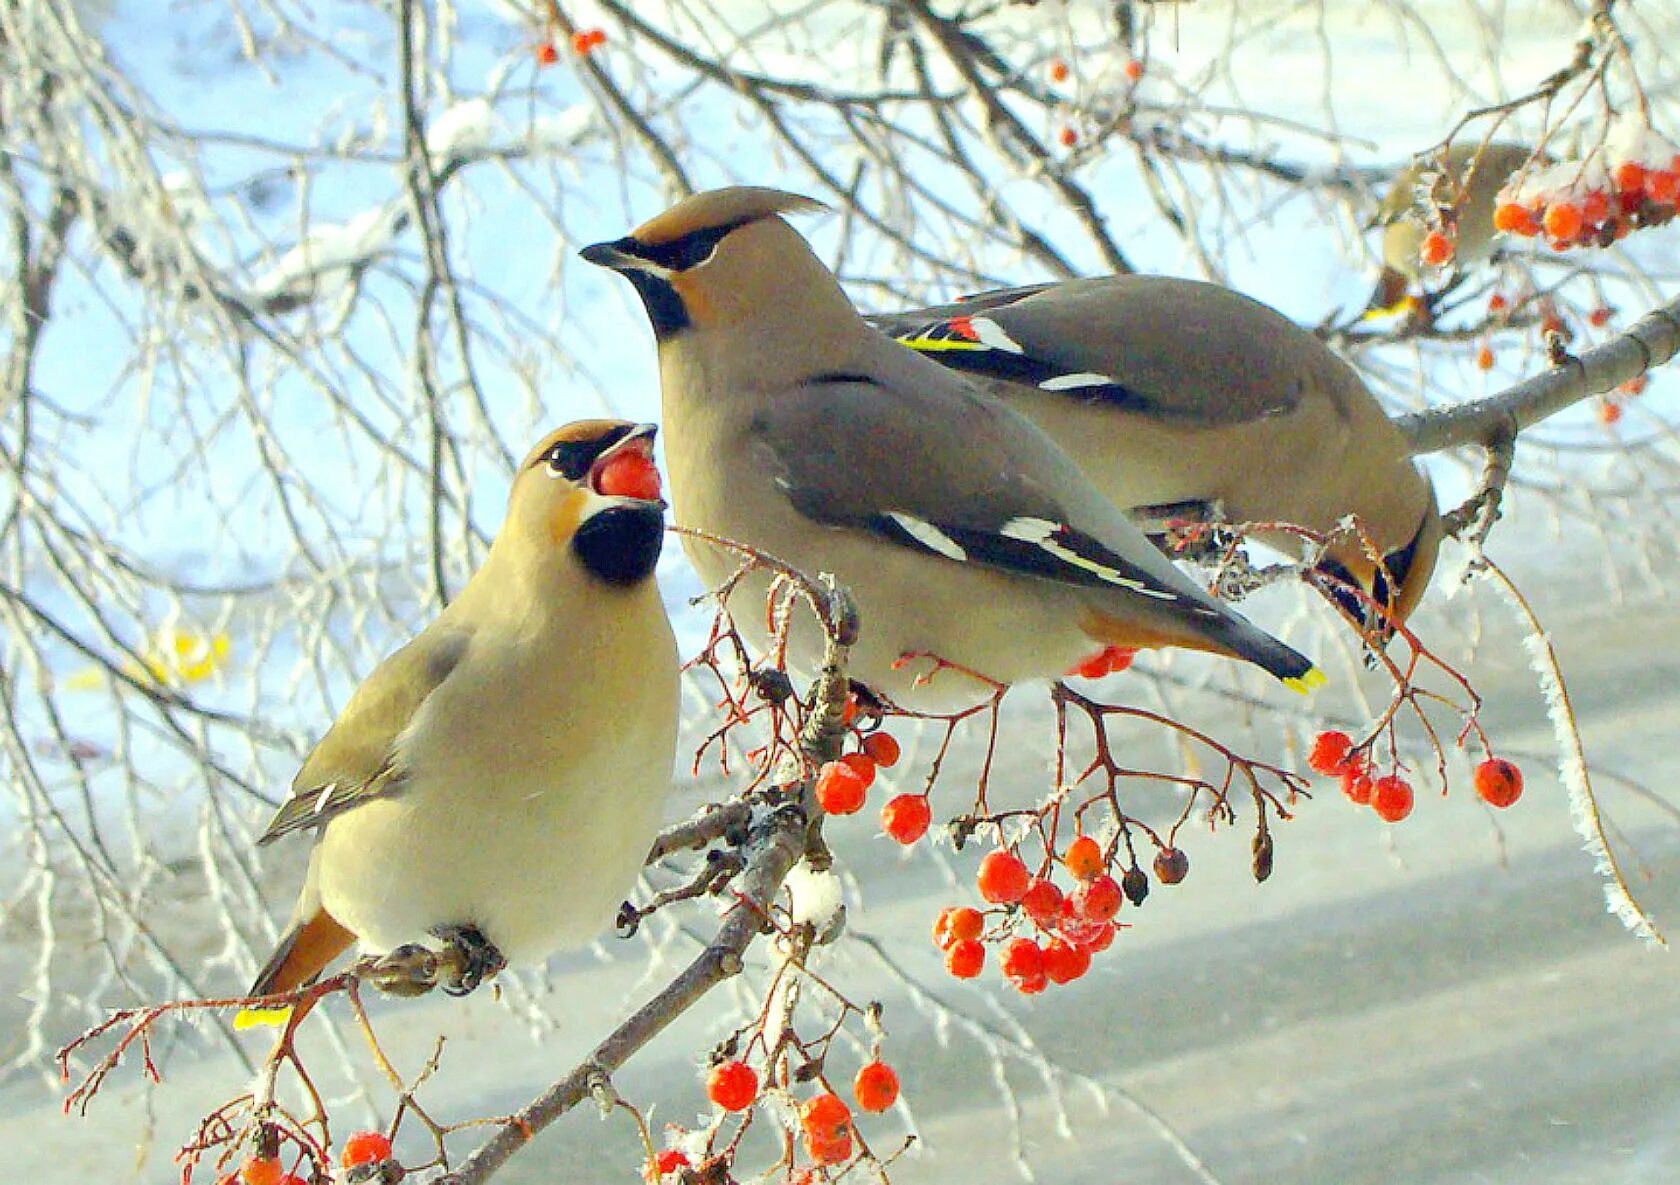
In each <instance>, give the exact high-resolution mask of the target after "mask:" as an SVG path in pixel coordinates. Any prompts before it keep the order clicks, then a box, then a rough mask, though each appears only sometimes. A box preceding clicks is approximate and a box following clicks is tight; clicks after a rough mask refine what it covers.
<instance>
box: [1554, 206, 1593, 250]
mask: <svg viewBox="0 0 1680 1185" xmlns="http://www.w3.org/2000/svg"><path fill="white" fill-rule="evenodd" d="M1545 225H1546V233H1547V234H1549V235H1551V236H1552V239H1553V240H1554V241H1555V242H1559V243H1573V242H1574V241H1575V240H1576V239H1578V238H1580V236H1581V228H1582V227H1584V226H1585V225H1586V217H1585V216H1584V215H1583V214H1582V213H1581V207H1579V206H1577V205H1574V204H1573V203H1571V202H1559V203H1557V204H1556V205H1555V206H1548V207H1547V209H1546V218H1545Z"/></svg>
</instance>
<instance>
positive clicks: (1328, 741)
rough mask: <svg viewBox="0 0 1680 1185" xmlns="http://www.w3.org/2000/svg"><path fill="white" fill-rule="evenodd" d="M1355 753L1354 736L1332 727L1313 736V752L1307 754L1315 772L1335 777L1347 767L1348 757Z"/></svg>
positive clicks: (1309, 764)
mask: <svg viewBox="0 0 1680 1185" xmlns="http://www.w3.org/2000/svg"><path fill="white" fill-rule="evenodd" d="M1352 753H1353V738H1352V737H1350V736H1348V734H1347V733H1345V732H1338V731H1337V730H1335V729H1330V730H1329V731H1327V732H1321V733H1319V734H1318V736H1316V737H1315V738H1313V747H1312V752H1310V753H1308V754H1307V765H1308V766H1309V767H1311V769H1312V770H1313V772H1314V773H1320V774H1323V775H1324V776H1325V777H1327V778H1329V777H1334V776H1335V775H1337V774H1339V773H1341V772H1342V770H1344V769H1345V768H1347V763H1348V758H1349V756H1351V755H1352Z"/></svg>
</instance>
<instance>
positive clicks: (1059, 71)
mask: <svg viewBox="0 0 1680 1185" xmlns="http://www.w3.org/2000/svg"><path fill="white" fill-rule="evenodd" d="M1068 73H1069V71H1068V64H1067V63H1066V62H1064V61H1062V59H1061V58H1051V59H1050V81H1051V82H1066V81H1067V80H1068Z"/></svg>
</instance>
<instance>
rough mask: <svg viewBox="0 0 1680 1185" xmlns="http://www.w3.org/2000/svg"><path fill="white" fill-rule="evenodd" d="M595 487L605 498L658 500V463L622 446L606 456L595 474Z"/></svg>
mask: <svg viewBox="0 0 1680 1185" xmlns="http://www.w3.org/2000/svg"><path fill="white" fill-rule="evenodd" d="M595 488H596V489H598V490H600V491H601V493H602V494H604V495H606V496H607V497H609V498H639V499H641V500H642V501H643V502H657V501H658V500H659V492H660V486H659V467H658V466H657V465H655V464H654V463H653V460H652V459H651V458H649V457H644V456H642V454H641V453H638V452H633V451H630V450H626V451H624V452H622V453H619V454H618V455H617V456H614V457H611V458H609V459H608V461H607V463H606V464H605V465H603V466H601V468H600V471H599V472H598V473H597V474H596V476H595Z"/></svg>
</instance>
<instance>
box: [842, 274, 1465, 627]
mask: <svg viewBox="0 0 1680 1185" xmlns="http://www.w3.org/2000/svg"><path fill="white" fill-rule="evenodd" d="M869 320H870V321H871V322H872V323H874V324H875V325H876V326H877V327H878V328H880V329H881V330H882V331H883V332H885V333H886V334H888V335H889V336H890V337H893V338H894V339H896V340H898V341H900V342H901V343H903V344H904V345H907V346H909V347H910V348H911V349H913V350H916V351H917V352H918V353H924V354H926V355H927V356H928V357H929V358H932V359H934V360H935V361H937V362H941V363H943V364H944V365H946V366H948V367H950V368H952V369H953V370H957V371H959V372H961V373H963V374H965V375H967V376H968V377H969V378H970V379H972V380H973V381H974V382H976V383H979V384H980V385H981V386H982V387H983V388H984V389H985V390H987V391H988V392H990V393H991V394H993V395H996V396H997V397H998V398H1000V399H1002V400H1003V401H1004V402H1006V403H1008V404H1009V406H1010V407H1012V408H1014V409H1015V410H1016V411H1018V412H1020V413H1021V414H1023V415H1025V416H1026V417H1027V418H1028V419H1030V420H1032V421H1033V423H1035V424H1037V425H1038V426H1039V427H1040V428H1042V429H1043V430H1044V432H1045V434H1046V435H1048V436H1049V437H1050V438H1051V439H1052V440H1054V441H1055V442H1056V443H1057V444H1059V445H1061V446H1062V448H1063V449H1065V450H1066V451H1067V453H1068V455H1069V456H1071V457H1072V458H1073V459H1074V460H1075V461H1077V462H1078V463H1079V466H1080V468H1081V469H1083V470H1084V471H1085V473H1086V474H1087V476H1089V477H1090V479H1091V480H1092V482H1093V483H1094V484H1095V485H1096V486H1097V488H1098V489H1100V490H1101V491H1102V492H1103V494H1104V495H1105V496H1107V498H1108V499H1109V500H1110V501H1111V502H1113V503H1114V504H1115V505H1117V506H1120V507H1121V508H1123V509H1125V510H1127V511H1128V512H1129V513H1130V514H1131V516H1132V520H1133V522H1135V523H1137V524H1138V526H1140V527H1142V528H1143V530H1144V531H1146V532H1149V533H1151V534H1156V533H1159V532H1160V531H1162V530H1163V528H1164V524H1165V523H1166V522H1170V521H1172V520H1174V519H1186V520H1191V521H1209V520H1212V519H1218V518H1223V519H1224V520H1225V521H1228V522H1279V523H1290V524H1293V525H1295V526H1299V527H1306V528H1308V529H1309V530H1313V531H1318V532H1320V533H1326V534H1327V533H1330V532H1331V530H1332V528H1334V527H1335V526H1336V524H1337V523H1339V522H1340V521H1341V520H1342V519H1343V518H1344V517H1345V516H1347V515H1349V514H1353V515H1356V516H1357V517H1358V519H1359V521H1360V524H1361V526H1362V527H1363V529H1364V531H1365V532H1366V533H1367V534H1368V535H1369V536H1370V539H1371V541H1372V542H1373V543H1374V544H1376V546H1377V549H1378V550H1379V551H1380V552H1381V553H1382V555H1383V557H1384V564H1383V567H1382V568H1380V569H1379V568H1378V566H1377V565H1376V563H1375V562H1374V561H1373V560H1372V558H1371V556H1370V555H1369V554H1368V551H1367V548H1366V546H1365V544H1364V542H1363V541H1362V540H1360V539H1359V538H1357V537H1356V536H1350V535H1346V534H1343V535H1341V536H1339V537H1337V538H1336V539H1335V540H1334V541H1333V543H1332V545H1331V547H1330V548H1329V550H1328V551H1327V552H1326V554H1325V555H1324V557H1323V558H1322V560H1321V561H1320V566H1321V567H1322V568H1324V569H1325V570H1326V571H1327V572H1328V573H1329V574H1330V575H1332V576H1334V577H1336V578H1337V579H1338V580H1341V581H1345V582H1347V583H1348V584H1351V585H1355V586H1357V588H1358V589H1360V590H1362V591H1363V592H1364V593H1365V594H1367V595H1368V596H1370V597H1371V598H1372V600H1373V601H1375V602H1376V603H1378V604H1386V605H1388V606H1389V609H1390V612H1391V613H1392V614H1393V615H1394V617H1395V618H1397V619H1398V620H1400V621H1404V620H1405V619H1406V617H1407V616H1408V615H1409V614H1410V613H1411V611H1412V610H1413V608H1415V607H1416V605H1417V602H1418V599H1419V598H1420V597H1421V596H1422V595H1423V591H1424V589H1425V588H1426V587H1427V586H1428V584H1429V577H1430V574H1431V573H1432V572H1433V571H1434V568H1435V554H1436V549H1437V548H1438V546H1439V545H1440V542H1441V539H1442V537H1443V526H1442V522H1441V518H1440V515H1439V513H1437V511H1436V507H1435V496H1434V492H1433V490H1432V489H1431V488H1430V484H1429V480H1428V478H1426V477H1425V476H1424V475H1423V473H1422V472H1420V471H1419V470H1418V468H1417V466H1416V465H1414V464H1413V463H1412V460H1411V458H1410V457H1409V456H1408V455H1407V452H1406V441H1405V439H1404V438H1403V437H1402V436H1401V434H1400V432H1399V431H1398V429H1396V428H1395V426H1394V424H1393V423H1392V422H1391V421H1390V420H1389V418H1388V416H1387V415H1386V414H1385V413H1384V412H1383V409H1382V405H1381V404H1380V403H1378V402H1377V400H1376V397H1375V396H1373V395H1372V394H1371V392H1370V391H1369V390H1368V389H1367V388H1366V386H1365V384H1364V382H1363V381H1361V379H1360V378H1359V376H1358V374H1356V373H1355V372H1354V370H1353V368H1352V367H1351V366H1349V365H1348V364H1347V363H1346V362H1344V361H1343V360H1342V359H1341V358H1339V357H1337V356H1336V354H1335V353H1333V352H1332V351H1331V350H1330V349H1329V348H1328V347H1326V346H1325V345H1324V344H1323V343H1322V342H1320V341H1319V340H1318V338H1316V337H1314V336H1313V335H1312V334H1311V333H1309V332H1307V331H1306V330H1304V329H1302V328H1301V327H1300V326H1298V325H1296V324H1295V323H1294V322H1292V321H1290V320H1289V319H1288V318H1287V317H1285V316H1283V315H1282V314H1281V313H1278V312H1276V311H1275V310H1273V309H1270V308H1268V307H1267V306H1265V305H1263V304H1260V303H1259V302H1258V301H1254V300H1250V299H1249V298H1248V297H1246V296H1242V295H1240V294H1239V293H1236V292H1232V291H1230V290H1229V289H1226V288H1220V287H1218V286H1216V285H1213V284H1203V283H1199V282H1197V281H1194V280H1178V279H1172V278H1169V277H1165V276H1107V277H1103V278H1100V279H1091V280H1072V281H1069V282H1066V283H1060V284H1039V285H1036V286H1033V287H1027V288H1010V289H1003V290H1000V291H995V292H985V293H981V294H979V295H977V296H973V297H967V298H965V299H963V300H962V301H959V302H958V303H956V304H951V305H943V306H939V307H936V308H928V309H912V310H909V311H906V312H902V313H890V314H881V315H877V316H873V317H870V318H869ZM1260 538H1262V539H1263V540H1264V541H1265V542H1267V543H1269V544H1271V545H1273V546H1275V547H1277V548H1278V549H1279V550H1282V551H1284V552H1286V553H1288V554H1291V555H1295V556H1299V555H1301V554H1302V540H1301V539H1300V537H1299V536H1296V535H1291V534H1287V533H1278V532H1274V533H1269V534H1262V535H1261V536H1260ZM1343 603H1344V605H1345V607H1346V608H1347V609H1348V610H1349V611H1350V612H1351V613H1353V615H1354V616H1355V617H1356V618H1359V619H1361V620H1366V621H1367V622H1369V623H1370V624H1372V625H1375V626H1378V627H1379V630H1380V621H1379V620H1376V619H1380V618H1381V616H1382V615H1381V614H1380V613H1378V612H1376V611H1374V610H1373V608H1372V605H1371V604H1370V603H1369V602H1366V601H1363V600H1361V599H1359V598H1358V597H1357V596H1356V595H1353V594H1351V593H1350V594H1347V595H1346V596H1345V597H1344V599H1343Z"/></svg>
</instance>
